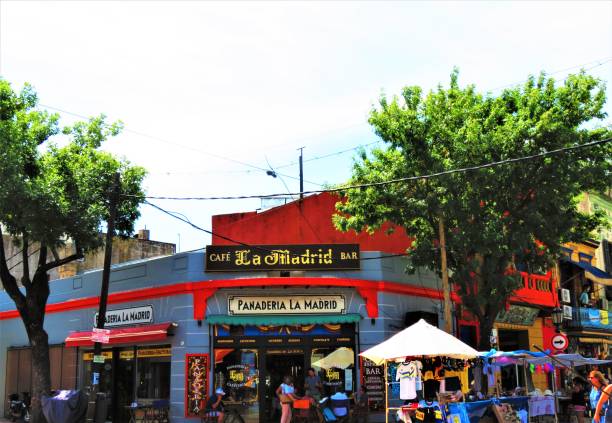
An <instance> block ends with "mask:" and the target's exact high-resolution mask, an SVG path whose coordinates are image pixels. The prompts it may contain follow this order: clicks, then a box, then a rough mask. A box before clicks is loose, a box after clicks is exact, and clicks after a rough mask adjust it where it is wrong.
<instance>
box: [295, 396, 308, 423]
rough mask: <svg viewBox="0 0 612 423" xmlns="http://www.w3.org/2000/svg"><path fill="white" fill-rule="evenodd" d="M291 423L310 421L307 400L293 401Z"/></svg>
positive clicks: (306, 422)
mask: <svg viewBox="0 0 612 423" xmlns="http://www.w3.org/2000/svg"><path fill="white" fill-rule="evenodd" d="M291 415H292V417H291V422H292V423H308V422H310V421H312V411H311V404H310V401H309V400H307V399H303V400H295V401H293V412H292V413H291Z"/></svg>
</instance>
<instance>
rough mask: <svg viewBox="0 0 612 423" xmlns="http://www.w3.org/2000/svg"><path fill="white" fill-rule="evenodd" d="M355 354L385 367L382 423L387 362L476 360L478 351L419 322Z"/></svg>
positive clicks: (386, 406) (421, 321)
mask: <svg viewBox="0 0 612 423" xmlns="http://www.w3.org/2000/svg"><path fill="white" fill-rule="evenodd" d="M359 355H360V356H362V357H365V358H367V359H369V360H371V361H373V362H374V363H375V364H377V365H380V364H384V365H385V366H384V368H385V376H384V378H385V422H388V421H389V410H390V408H389V402H388V401H389V397H388V393H387V389H388V387H387V362H389V361H403V360H404V359H405V358H406V357H449V358H457V359H470V358H476V357H478V351H476V350H475V349H474V348H472V347H470V346H469V345H467V344H464V343H463V342H462V341H460V340H459V339H457V338H455V337H454V336H453V335H450V334H448V333H446V332H444V331H442V330H440V329H438V328H437V327H435V326H432V325H430V324H429V323H427V322H426V321H425V320H423V319H421V320H419V321H418V322H416V323H415V324H414V325H412V326H409V327H407V328H406V329H404V330H403V331H401V332H399V333H397V334H395V335H393V336H392V337H391V338H389V339H387V340H386V341H384V342H382V343H380V344H378V345H375V346H373V347H372V348H369V349H367V350H365V351H364V352H362V353H360V354H359Z"/></svg>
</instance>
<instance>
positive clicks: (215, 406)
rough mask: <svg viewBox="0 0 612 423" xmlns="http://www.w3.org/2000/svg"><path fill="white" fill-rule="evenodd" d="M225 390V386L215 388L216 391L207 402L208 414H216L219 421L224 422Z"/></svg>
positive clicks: (219, 422)
mask: <svg viewBox="0 0 612 423" xmlns="http://www.w3.org/2000/svg"><path fill="white" fill-rule="evenodd" d="M224 395H225V392H224V391H223V388H221V387H219V388H217V389H216V390H215V393H214V394H212V395H211V396H210V398H209V399H208V401H207V402H206V414H207V415H208V416H216V417H217V422H218V423H222V422H223V418H224V417H225V413H224V412H223V411H224V410H223V401H222V400H223V396H224Z"/></svg>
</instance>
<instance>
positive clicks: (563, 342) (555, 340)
mask: <svg viewBox="0 0 612 423" xmlns="http://www.w3.org/2000/svg"><path fill="white" fill-rule="evenodd" d="M551 343H552V346H553V348H554V349H556V350H557V351H565V350H566V349H567V346H568V345H569V341H568V339H567V336H565V335H563V334H562V333H558V334H556V335H555V336H553V337H552V340H551Z"/></svg>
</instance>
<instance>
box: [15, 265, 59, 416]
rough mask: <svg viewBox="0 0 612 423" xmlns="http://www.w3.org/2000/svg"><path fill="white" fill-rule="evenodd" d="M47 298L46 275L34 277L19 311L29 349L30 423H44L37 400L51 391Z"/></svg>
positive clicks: (39, 403)
mask: <svg viewBox="0 0 612 423" xmlns="http://www.w3.org/2000/svg"><path fill="white" fill-rule="evenodd" d="M48 297H49V282H48V277H47V273H46V272H39V271H37V272H36V273H35V274H34V279H33V281H32V286H31V287H30V289H28V292H27V295H26V304H27V309H25V310H19V312H20V314H21V318H22V319H23V322H24V324H25V327H26V332H27V333H28V339H29V340H30V345H31V347H32V392H31V395H32V403H31V407H30V414H31V420H30V421H31V422H32V423H46V421H47V420H46V419H45V417H44V415H43V413H42V408H41V402H40V401H41V397H42V395H49V393H50V391H51V371H50V362H49V337H48V335H47V332H46V331H45V329H44V322H45V306H46V304H47V298H48Z"/></svg>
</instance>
